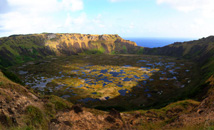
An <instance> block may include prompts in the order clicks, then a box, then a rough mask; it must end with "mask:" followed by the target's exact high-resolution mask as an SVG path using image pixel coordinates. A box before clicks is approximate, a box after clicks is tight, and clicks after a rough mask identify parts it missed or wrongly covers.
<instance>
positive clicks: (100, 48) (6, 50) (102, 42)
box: [0, 33, 136, 67]
mask: <svg viewBox="0 0 214 130" xmlns="http://www.w3.org/2000/svg"><path fill="white" fill-rule="evenodd" d="M135 46H136V43H134V42H131V41H127V40H124V39H122V38H121V37H120V36H118V35H90V34H47V33H44V34H30V35H12V36H9V37H4V38H0V65H1V66H4V67H6V66H11V65H14V64H17V63H23V62H26V61H31V60H35V59H40V58H44V57H50V56H69V55H76V54H79V53H85V54H102V53H108V54H117V53H124V54H125V53H135V49H134V48H135Z"/></svg>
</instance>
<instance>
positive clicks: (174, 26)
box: [0, 0, 214, 38]
mask: <svg viewBox="0 0 214 130" xmlns="http://www.w3.org/2000/svg"><path fill="white" fill-rule="evenodd" d="M213 7H214V0H0V37H3V36H9V35H13V34H29V33H30V34H32V33H43V32H49V33H83V34H119V35H120V36H122V37H173V38H193V37H194V38H201V37H207V36H210V35H213V34H214V24H213V23H214V15H213V14H214V8H213Z"/></svg>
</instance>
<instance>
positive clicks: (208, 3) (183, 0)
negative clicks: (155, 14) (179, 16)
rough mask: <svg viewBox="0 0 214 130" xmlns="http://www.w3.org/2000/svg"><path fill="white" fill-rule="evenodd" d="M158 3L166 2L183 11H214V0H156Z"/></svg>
mask: <svg viewBox="0 0 214 130" xmlns="http://www.w3.org/2000/svg"><path fill="white" fill-rule="evenodd" d="M157 3H158V4H164V3H165V4H168V5H170V6H172V7H173V8H175V9H177V10H179V11H183V12H190V11H196V10H199V11H203V12H210V11H212V12H213V11H214V9H213V6H214V1H213V0H157Z"/></svg>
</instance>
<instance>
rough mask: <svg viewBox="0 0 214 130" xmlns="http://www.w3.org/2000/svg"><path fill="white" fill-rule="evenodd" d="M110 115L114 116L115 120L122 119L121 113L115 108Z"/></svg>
mask: <svg viewBox="0 0 214 130" xmlns="http://www.w3.org/2000/svg"><path fill="white" fill-rule="evenodd" d="M109 115H111V116H113V117H114V118H118V119H122V118H121V115H120V112H119V111H117V110H115V109H114V108H113V109H112V110H111V111H110V112H109Z"/></svg>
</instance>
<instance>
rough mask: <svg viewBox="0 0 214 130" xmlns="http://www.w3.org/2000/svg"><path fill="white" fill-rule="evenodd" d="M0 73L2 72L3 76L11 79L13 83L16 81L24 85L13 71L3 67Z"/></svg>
mask: <svg viewBox="0 0 214 130" xmlns="http://www.w3.org/2000/svg"><path fill="white" fill-rule="evenodd" d="M2 73H3V74H4V76H6V77H7V78H8V79H10V80H11V81H13V82H15V83H18V84H21V85H24V83H23V82H22V80H21V79H19V77H18V76H17V75H16V74H14V73H13V72H11V71H9V70H7V69H3V70H2Z"/></svg>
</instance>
